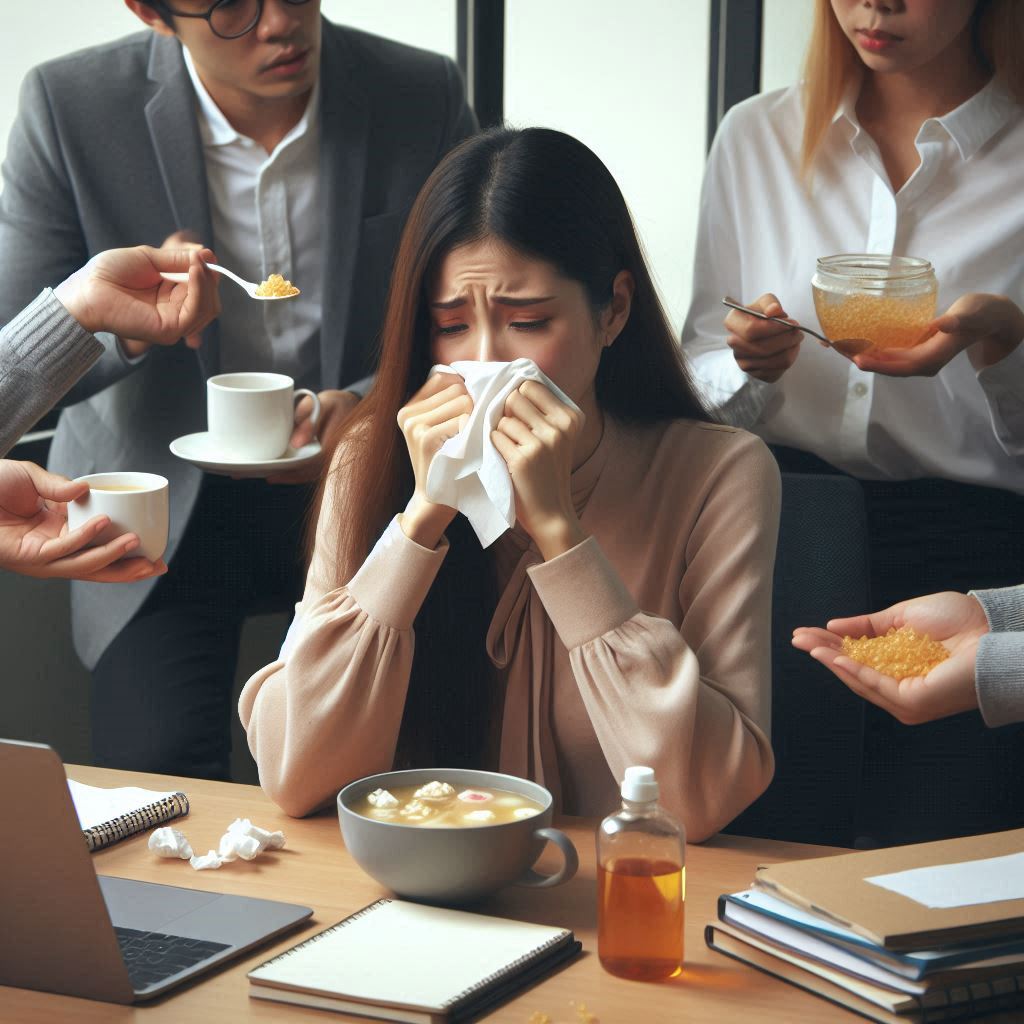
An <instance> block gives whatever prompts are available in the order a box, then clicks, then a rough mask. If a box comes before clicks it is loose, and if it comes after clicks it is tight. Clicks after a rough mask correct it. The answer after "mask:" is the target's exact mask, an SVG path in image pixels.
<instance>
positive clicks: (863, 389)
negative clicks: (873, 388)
mask: <svg viewBox="0 0 1024 1024" xmlns="http://www.w3.org/2000/svg"><path fill="white" fill-rule="evenodd" d="M850 390H851V391H852V392H853V393H854V394H855V395H856V396H857V397H858V398H863V397H864V396H865V395H866V394H867V393H868V386H867V384H865V383H864V382H863V381H860V380H859V381H857V383H856V384H854V385H853V387H852V388H850Z"/></svg>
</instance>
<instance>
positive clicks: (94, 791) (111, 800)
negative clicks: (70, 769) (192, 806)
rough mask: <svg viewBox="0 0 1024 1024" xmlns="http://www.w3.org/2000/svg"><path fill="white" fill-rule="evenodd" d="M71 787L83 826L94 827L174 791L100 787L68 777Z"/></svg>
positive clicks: (131, 787) (72, 796)
mask: <svg viewBox="0 0 1024 1024" xmlns="http://www.w3.org/2000/svg"><path fill="white" fill-rule="evenodd" d="M68 789H70V790H71V799H72V800H73V801H74V804H75V810H76V811H77V812H78V820H79V821H80V822H81V824H82V828H83V829H86V828H95V827H96V826H97V825H102V824H103V823H104V822H105V821H110V820H111V819H112V818H117V817H120V816H121V815H122V814H130V813H131V812H132V811H137V810H139V809H140V808H142V807H146V806H148V805H149V804H152V803H156V801H157V800H162V799H163V798H164V797H168V796H173V795H174V794H173V793H157V792H156V791H155V790H152V789H139V787H138V786H122V787H121V788H120V789H99V788H98V787H96V786H86V785H85V784H84V783H81V782H75V781H74V780H72V779H68Z"/></svg>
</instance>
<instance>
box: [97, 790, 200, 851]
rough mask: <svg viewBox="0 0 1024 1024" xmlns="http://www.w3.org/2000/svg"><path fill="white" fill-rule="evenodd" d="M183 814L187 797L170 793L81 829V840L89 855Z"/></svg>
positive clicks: (185, 809) (186, 808)
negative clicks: (136, 808) (135, 808)
mask: <svg viewBox="0 0 1024 1024" xmlns="http://www.w3.org/2000/svg"><path fill="white" fill-rule="evenodd" d="M185 814H188V797H187V796H185V794H184V793H172V794H171V795H170V796H165V797H161V798H160V799H159V800H154V801H153V803H151V804H146V806H145V807H140V808H139V809H138V810H137V811H129V812H128V813H127V814H121V815H119V816H118V817H116V818H111V819H110V821H105V822H103V823H102V824H100V825H94V826H93V827H92V828H83V829H82V835H83V836H84V837H85V845H86V846H87V847H88V849H89V852H90V853H93V852H95V851H96V850H102V849H104V848H105V847H107V846H112V845H113V844H114V843H117V842H120V840H122V839H127V838H128V836H134V835H136V834H137V833H139V832H145V830H146V829H147V828H152V827H153V826H154V825H162V824H163V823H164V822H165V821H171V820H172V819H173V818H180V817H182V816H183V815H185Z"/></svg>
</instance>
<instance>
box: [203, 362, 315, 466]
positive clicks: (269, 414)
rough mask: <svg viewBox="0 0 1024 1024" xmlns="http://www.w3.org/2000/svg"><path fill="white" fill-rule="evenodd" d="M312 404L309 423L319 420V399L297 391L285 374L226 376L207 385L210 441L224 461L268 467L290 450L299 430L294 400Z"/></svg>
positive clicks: (308, 393) (225, 374)
mask: <svg viewBox="0 0 1024 1024" xmlns="http://www.w3.org/2000/svg"><path fill="white" fill-rule="evenodd" d="M303 395H306V396H308V397H309V398H310V399H311V401H312V402H313V414H312V416H311V417H310V418H311V420H312V422H313V425H314V426H315V425H316V424H317V422H318V421H319V419H320V399H319V398H318V397H317V396H316V394H315V393H314V392H312V391H310V390H308V389H307V388H296V387H295V382H294V381H293V380H292V378H291V377H288V376H286V375H285V374H283V373H222V374H218V375H217V376H216V377H211V378H210V379H209V380H208V381H207V382H206V415H207V427H208V430H209V434H210V438H211V440H212V441H213V442H214V444H215V445H216V446H217V449H218V453H219V455H220V456H221V457H222V458H224V459H230V460H232V461H237V462H264V461H269V460H271V459H279V458H281V457H282V456H284V454H285V453H286V452H287V450H288V440H289V438H290V437H291V435H292V430H293V428H294V425H295V400H296V399H297V398H301V397H302V396H303Z"/></svg>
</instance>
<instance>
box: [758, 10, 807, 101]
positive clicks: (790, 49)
mask: <svg viewBox="0 0 1024 1024" xmlns="http://www.w3.org/2000/svg"><path fill="white" fill-rule="evenodd" d="M813 15H814V0H764V14H763V17H762V21H761V91H762V92H771V91H772V90H773V89H784V88H785V87H786V86H788V85H793V84H794V83H796V82H798V81H799V80H800V76H801V74H802V73H803V64H804V51H805V50H806V49H807V41H808V39H810V37H811V21H812V19H813Z"/></svg>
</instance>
